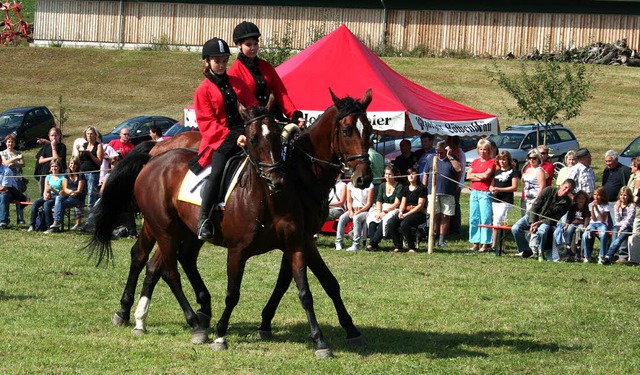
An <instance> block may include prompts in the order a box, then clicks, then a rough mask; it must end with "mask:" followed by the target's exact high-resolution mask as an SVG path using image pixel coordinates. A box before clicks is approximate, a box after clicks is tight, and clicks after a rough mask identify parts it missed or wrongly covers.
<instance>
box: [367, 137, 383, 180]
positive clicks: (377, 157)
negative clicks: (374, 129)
mask: <svg viewBox="0 0 640 375" xmlns="http://www.w3.org/2000/svg"><path fill="white" fill-rule="evenodd" d="M368 153H369V162H370V165H371V173H372V174H373V185H374V186H375V187H376V188H377V187H378V186H379V185H380V183H381V182H382V175H383V174H384V157H383V156H382V154H380V153H379V152H378V151H376V150H375V149H374V148H373V143H371V144H370V145H369V151H368Z"/></svg>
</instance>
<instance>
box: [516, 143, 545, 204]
mask: <svg viewBox="0 0 640 375" xmlns="http://www.w3.org/2000/svg"><path fill="white" fill-rule="evenodd" d="M527 158H528V159H529V165H528V166H527V167H526V168H525V170H524V172H522V182H523V183H524V188H523V189H522V195H523V198H524V201H525V202H526V205H525V208H526V209H527V211H529V209H530V208H531V205H532V204H533V201H535V200H536V198H538V196H539V195H540V192H542V189H544V188H545V187H546V176H545V174H544V169H542V167H541V165H542V158H541V156H540V153H539V152H538V150H531V151H529V155H528V157H527Z"/></svg>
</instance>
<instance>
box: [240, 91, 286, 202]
mask: <svg viewBox="0 0 640 375" xmlns="http://www.w3.org/2000/svg"><path fill="white" fill-rule="evenodd" d="M272 98H273V96H272ZM272 103H273V99H270V100H269V103H268V104H267V107H249V108H248V109H247V108H244V107H243V106H241V105H240V106H239V111H240V115H241V116H242V119H243V120H244V122H245V136H246V137H247V152H248V154H249V160H250V161H251V163H252V164H253V165H254V167H255V168H256V170H257V172H258V175H260V177H262V178H264V179H265V180H267V184H268V185H269V189H271V191H273V192H277V191H279V190H281V189H282V186H283V184H284V175H285V173H284V169H283V165H282V140H281V138H280V128H279V126H278V125H277V124H276V122H275V119H274V117H273V115H271V114H270V112H269V108H270V106H271V104H272Z"/></svg>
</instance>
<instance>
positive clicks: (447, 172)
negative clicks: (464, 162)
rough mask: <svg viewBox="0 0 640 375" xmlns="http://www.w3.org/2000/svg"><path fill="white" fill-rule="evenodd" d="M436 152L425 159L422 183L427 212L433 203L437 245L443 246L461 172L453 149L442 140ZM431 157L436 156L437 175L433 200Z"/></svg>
mask: <svg viewBox="0 0 640 375" xmlns="http://www.w3.org/2000/svg"><path fill="white" fill-rule="evenodd" d="M435 150H436V154H435V155H434V156H431V157H429V158H428V159H427V165H426V166H425V172H426V173H425V175H424V176H422V182H423V185H425V187H426V189H427V201H428V202H429V203H428V208H427V212H429V213H430V212H431V207H432V205H435V207H434V208H435V215H436V217H435V227H434V229H437V230H436V232H437V233H439V235H440V236H439V239H438V246H439V247H445V246H446V243H445V242H444V236H445V235H447V234H449V223H450V221H451V217H452V216H453V215H454V214H455V212H456V209H455V204H456V199H455V194H456V189H457V186H458V176H460V173H461V172H462V166H461V165H460V162H459V161H458V160H457V159H456V158H455V157H454V156H453V150H452V149H451V148H449V147H447V146H446V143H445V142H444V141H440V142H438V144H436V148H435ZM433 158H437V166H438V176H437V178H436V194H435V200H434V199H432V191H431V184H432V181H433V178H434V174H435V170H434V169H433Z"/></svg>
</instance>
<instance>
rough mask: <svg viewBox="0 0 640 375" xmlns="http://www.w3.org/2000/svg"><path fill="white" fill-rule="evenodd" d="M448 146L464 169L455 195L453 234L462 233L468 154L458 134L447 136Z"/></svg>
mask: <svg viewBox="0 0 640 375" xmlns="http://www.w3.org/2000/svg"><path fill="white" fill-rule="evenodd" d="M447 146H448V147H449V148H450V149H451V152H452V154H453V156H454V157H455V158H456V159H458V161H459V162H460V165H461V166H462V171H461V172H460V175H459V176H458V181H459V182H460V183H459V184H458V185H457V187H456V195H455V203H456V212H455V214H454V215H453V217H452V218H451V229H450V230H449V232H450V233H451V234H453V235H459V234H460V228H461V227H462V212H461V211H460V193H461V192H462V187H463V186H464V181H465V179H466V177H467V176H466V173H465V169H466V167H467V156H466V155H465V154H464V150H463V149H461V148H460V137H459V136H457V135H450V136H447Z"/></svg>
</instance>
